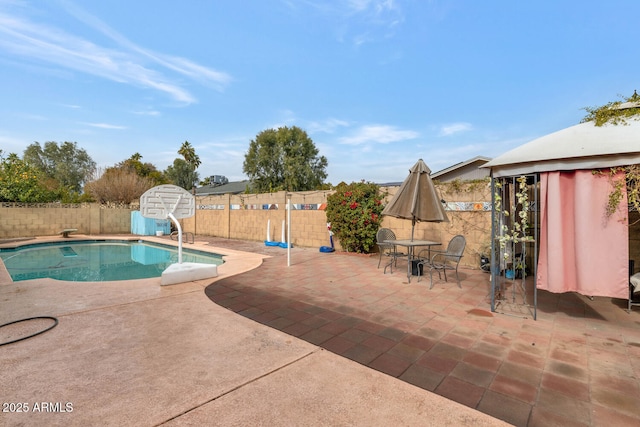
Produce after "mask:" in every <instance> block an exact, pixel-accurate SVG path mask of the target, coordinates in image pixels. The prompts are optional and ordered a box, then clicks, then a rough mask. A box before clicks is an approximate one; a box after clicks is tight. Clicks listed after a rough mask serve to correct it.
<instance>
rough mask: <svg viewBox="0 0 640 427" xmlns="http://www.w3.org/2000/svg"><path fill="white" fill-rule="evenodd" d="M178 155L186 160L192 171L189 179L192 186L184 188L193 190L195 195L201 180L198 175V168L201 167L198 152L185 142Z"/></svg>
mask: <svg viewBox="0 0 640 427" xmlns="http://www.w3.org/2000/svg"><path fill="white" fill-rule="evenodd" d="M178 154H180V155H181V156H182V157H183V158H184V161H185V162H187V164H188V165H189V168H190V169H191V170H190V172H191V173H190V178H189V179H190V184H189V186H188V187H184V188H185V189H187V190H191V189H193V192H194V194H195V191H196V183H197V182H198V179H199V177H198V174H197V173H196V169H198V166H200V164H201V162H200V157H199V156H198V155H197V154H196V150H195V149H194V148H193V146H192V145H191V144H190V143H189V141H185V142H183V143H182V146H180V149H179V150H178Z"/></svg>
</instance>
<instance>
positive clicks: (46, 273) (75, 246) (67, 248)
mask: <svg viewBox="0 0 640 427" xmlns="http://www.w3.org/2000/svg"><path fill="white" fill-rule="evenodd" d="M0 259H2V260H3V262H4V265H5V267H6V268H7V271H8V272H9V274H10V275H11V279H13V281H14V282H18V281H21V280H30V279H40V278H51V279H57V280H67V281H71V282H106V281H117V280H135V279H147V278H151V277H160V276H161V274H162V272H163V271H164V270H165V269H166V268H167V267H168V266H169V265H171V264H176V263H177V262H178V248H176V247H173V246H164V245H157V244H152V243H148V242H143V241H90V242H87V241H81V242H64V243H39V244H34V245H26V246H22V247H19V248H15V249H0ZM182 262H197V263H204V264H215V265H221V264H222V263H223V261H222V256H221V255H218V254H212V253H208V252H202V251H193V250H189V249H184V248H183V250H182Z"/></svg>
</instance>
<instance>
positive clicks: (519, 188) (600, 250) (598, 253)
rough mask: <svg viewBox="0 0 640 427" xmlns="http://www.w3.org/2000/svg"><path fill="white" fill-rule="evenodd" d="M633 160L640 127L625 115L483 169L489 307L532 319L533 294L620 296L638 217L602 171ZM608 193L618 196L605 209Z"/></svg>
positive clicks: (619, 181)
mask: <svg viewBox="0 0 640 427" xmlns="http://www.w3.org/2000/svg"><path fill="white" fill-rule="evenodd" d="M636 164H640V121H638V120H633V119H632V120H629V121H628V122H627V123H625V124H618V125H612V124H605V125H603V126H596V125H594V123H593V122H585V123H581V124H579V125H576V126H572V127H569V128H566V129H563V130H560V131H558V132H555V133H552V134H549V135H546V136H543V137H541V138H538V139H536V140H533V141H531V142H529V143H527V144H524V145H522V146H520V147H517V148H515V149H513V150H511V151H509V152H507V153H505V154H503V155H501V156H499V157H496V158H495V159H493V160H492V161H490V162H489V163H487V164H486V165H485V166H484V167H487V168H490V169H491V177H492V190H493V191H492V193H493V195H492V200H493V205H494V209H493V216H492V236H491V237H492V239H491V241H492V261H491V265H492V268H491V271H492V301H491V309H492V311H496V309H497V307H498V306H500V305H501V304H513V303H518V304H521V305H522V306H525V307H527V308H528V309H529V311H531V312H532V313H533V317H534V318H535V316H536V306H537V301H536V299H537V289H544V290H548V291H550V292H554V293H564V292H576V293H579V294H581V295H584V296H587V297H594V296H603V297H611V298H621V299H628V298H629V288H628V286H629V276H630V274H633V273H634V271H630V269H631V270H633V267H631V266H632V265H633V262H630V261H633V256H636V255H640V250H639V249H640V248H638V247H637V242H634V241H632V243H631V244H630V239H629V217H630V214H631V215H637V213H633V212H632V213H630V212H629V209H628V204H627V197H626V185H625V175H624V172H623V171H617V172H615V173H613V172H612V169H611V168H617V167H624V166H628V165H636ZM614 191H619V192H620V198H619V199H617V201H616V202H615V206H608V205H609V203H610V202H609V200H610V199H609V195H610V194H611V193H612V192H614ZM630 253H631V254H632V256H630ZM639 264H640V262H639ZM527 275H533V279H534V280H533V281H532V280H528V281H527V280H526V276H527ZM532 285H533V289H527V286H529V287H530V286H532ZM527 295H530V296H532V300H530V299H527Z"/></svg>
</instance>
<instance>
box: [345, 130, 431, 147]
mask: <svg viewBox="0 0 640 427" xmlns="http://www.w3.org/2000/svg"><path fill="white" fill-rule="evenodd" d="M418 136H419V134H418V132H415V131H412V130H401V129H396V128H395V127H394V126H388V125H369V126H363V127H361V128H360V129H358V130H357V131H356V132H355V134H353V135H351V136H346V137H343V138H340V139H339V142H340V143H341V144H347V145H360V144H367V143H379V144H388V143H391V142H399V141H406V140H408V139H415V138H417V137H418Z"/></svg>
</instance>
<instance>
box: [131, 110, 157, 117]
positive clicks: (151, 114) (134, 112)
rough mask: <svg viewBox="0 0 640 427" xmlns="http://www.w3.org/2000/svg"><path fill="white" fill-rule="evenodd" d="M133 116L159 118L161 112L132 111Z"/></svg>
mask: <svg viewBox="0 0 640 427" xmlns="http://www.w3.org/2000/svg"><path fill="white" fill-rule="evenodd" d="M132 113H133V114H137V115H139V116H152V117H155V116H159V115H160V114H161V113H160V111H156V110H144V111H132Z"/></svg>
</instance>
